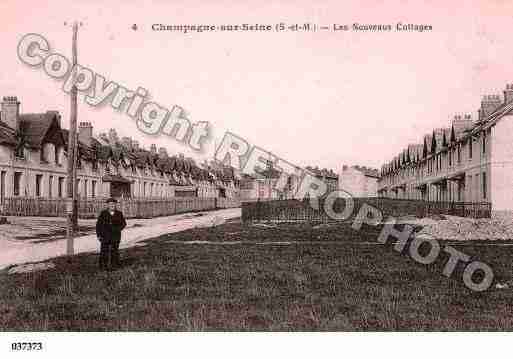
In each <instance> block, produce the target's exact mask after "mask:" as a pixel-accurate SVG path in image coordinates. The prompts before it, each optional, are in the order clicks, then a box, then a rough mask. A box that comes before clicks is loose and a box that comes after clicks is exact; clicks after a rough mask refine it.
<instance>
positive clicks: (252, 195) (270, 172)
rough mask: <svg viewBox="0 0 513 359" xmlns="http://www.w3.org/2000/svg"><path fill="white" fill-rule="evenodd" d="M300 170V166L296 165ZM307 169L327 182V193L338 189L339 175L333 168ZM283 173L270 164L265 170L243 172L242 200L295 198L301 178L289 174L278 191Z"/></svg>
mask: <svg viewBox="0 0 513 359" xmlns="http://www.w3.org/2000/svg"><path fill="white" fill-rule="evenodd" d="M296 170H297V171H298V172H299V171H300V168H299V167H296ZM305 170H306V171H307V172H308V173H309V174H310V175H312V176H314V177H316V178H318V179H320V180H322V181H323V182H324V183H326V186H327V193H330V192H333V191H336V190H337V186H338V175H337V174H336V173H335V172H333V170H328V169H326V168H324V169H319V167H311V166H307V167H305ZM281 176H282V173H281V172H280V171H278V170H277V169H275V168H273V167H272V166H269V167H268V168H266V169H265V170H263V171H259V172H258V173H255V174H252V175H249V174H243V176H242V178H241V182H240V198H241V200H242V201H257V200H280V199H282V200H283V199H291V198H294V196H295V194H296V192H297V191H298V189H299V184H300V181H299V178H297V177H295V176H289V177H288V178H287V182H286V184H285V187H284V188H283V190H282V191H278V190H277V187H278V181H279V179H280V177H281Z"/></svg>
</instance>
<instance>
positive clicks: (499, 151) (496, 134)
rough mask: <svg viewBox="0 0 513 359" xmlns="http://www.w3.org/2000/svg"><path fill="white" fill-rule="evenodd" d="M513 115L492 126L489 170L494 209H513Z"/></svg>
mask: <svg viewBox="0 0 513 359" xmlns="http://www.w3.org/2000/svg"><path fill="white" fill-rule="evenodd" d="M512 136H513V115H507V116H504V117H503V118H502V119H501V120H500V121H499V122H498V123H497V124H496V125H495V127H493V128H492V136H491V141H490V142H491V143H490V145H491V147H492V148H491V150H492V156H491V164H490V166H489V167H490V170H489V171H488V177H489V179H488V180H489V181H490V190H491V193H490V194H491V201H492V209H493V210H513V137H512Z"/></svg>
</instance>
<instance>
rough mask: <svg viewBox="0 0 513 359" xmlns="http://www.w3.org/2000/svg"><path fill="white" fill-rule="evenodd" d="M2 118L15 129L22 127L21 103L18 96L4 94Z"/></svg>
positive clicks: (0, 117)
mask: <svg viewBox="0 0 513 359" xmlns="http://www.w3.org/2000/svg"><path fill="white" fill-rule="evenodd" d="M0 119H1V120H2V122H3V123H5V124H6V125H7V126H9V127H11V128H13V129H15V130H16V131H17V130H18V129H19V127H20V103H19V102H18V98H17V97H16V96H4V98H3V99H2V112H1V116H0Z"/></svg>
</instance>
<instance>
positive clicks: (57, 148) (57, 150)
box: [53, 146, 60, 165]
mask: <svg viewBox="0 0 513 359" xmlns="http://www.w3.org/2000/svg"><path fill="white" fill-rule="evenodd" d="M53 149H54V151H55V153H54V155H55V164H57V165H58V164H60V162H59V147H58V146H55V147H54V148H53Z"/></svg>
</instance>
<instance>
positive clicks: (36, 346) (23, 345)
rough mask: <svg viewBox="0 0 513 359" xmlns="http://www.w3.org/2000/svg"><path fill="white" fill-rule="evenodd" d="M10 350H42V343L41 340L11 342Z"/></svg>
mask: <svg viewBox="0 0 513 359" xmlns="http://www.w3.org/2000/svg"><path fill="white" fill-rule="evenodd" d="M11 350H15V351H30V350H43V343H41V342H16V343H12V344H11Z"/></svg>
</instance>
